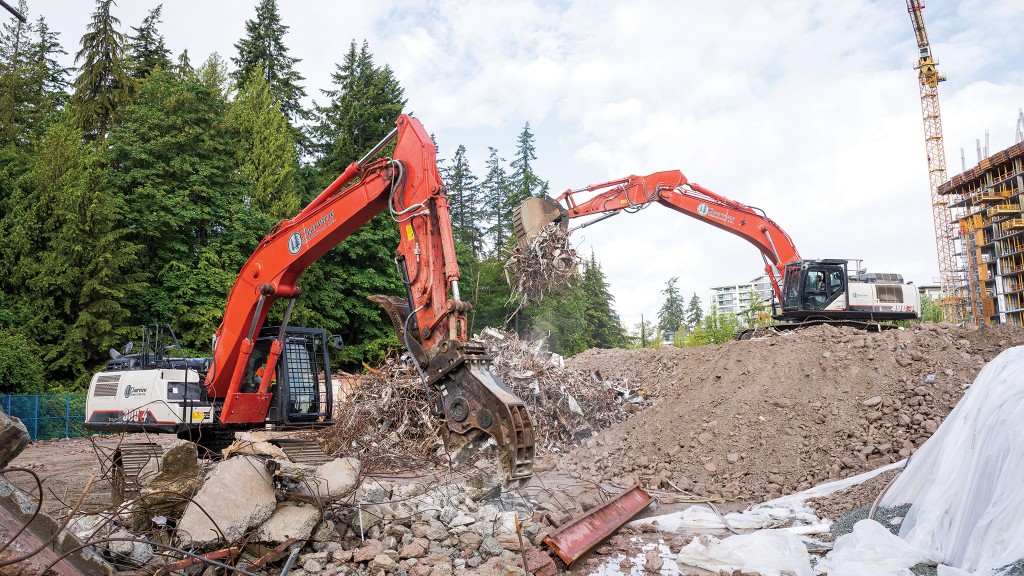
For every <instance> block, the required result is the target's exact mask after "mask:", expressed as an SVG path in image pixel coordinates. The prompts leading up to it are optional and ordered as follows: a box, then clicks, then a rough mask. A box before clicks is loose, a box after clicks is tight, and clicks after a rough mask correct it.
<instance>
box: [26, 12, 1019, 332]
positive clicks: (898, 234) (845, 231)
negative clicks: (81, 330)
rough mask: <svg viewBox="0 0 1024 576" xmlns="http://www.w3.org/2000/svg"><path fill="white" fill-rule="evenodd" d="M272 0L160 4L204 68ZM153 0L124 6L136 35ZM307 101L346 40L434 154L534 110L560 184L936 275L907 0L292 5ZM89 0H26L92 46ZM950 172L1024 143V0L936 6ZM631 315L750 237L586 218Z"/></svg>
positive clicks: (166, 21)
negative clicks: (679, 187) (697, 193)
mask: <svg viewBox="0 0 1024 576" xmlns="http://www.w3.org/2000/svg"><path fill="white" fill-rule="evenodd" d="M256 1H257V0H237V1H236V0H219V1H216V2H210V1H198V0H197V1H193V0H174V1H169V2H165V3H164V8H163V24H162V25H161V31H162V32H163V34H164V35H165V37H166V39H167V44H168V47H169V48H171V50H172V51H173V52H174V53H175V55H177V54H178V53H179V52H180V51H181V50H183V49H186V48H187V49H188V50H189V54H190V56H191V59H192V61H193V63H195V64H198V63H199V62H201V61H202V60H203V59H205V58H206V57H207V56H208V55H209V54H210V53H212V52H218V53H220V54H221V55H222V56H223V57H224V58H230V57H231V56H233V55H235V54H236V51H235V49H234V43H235V42H237V41H238V39H239V38H241V37H242V36H243V34H244V22H245V20H246V19H250V18H254V16H255V4H256ZM156 4H157V2H156V1H155V0H121V1H120V3H119V5H118V6H117V7H116V8H115V9H114V13H115V14H116V15H117V16H118V17H119V18H120V19H121V23H122V26H123V29H124V30H126V31H129V27H130V26H138V25H139V23H140V22H141V20H142V18H143V17H145V15H146V13H147V11H148V10H150V9H151V8H152V7H154V6H155V5H156ZM279 5H280V12H281V15H282V20H283V22H284V24H286V25H287V26H289V27H290V30H289V34H288V36H287V37H286V42H287V45H288V46H289V48H290V50H291V55H292V56H294V57H296V58H300V59H302V62H301V63H300V64H299V66H298V69H299V71H300V72H301V73H302V74H303V75H304V76H305V79H306V80H305V87H306V91H307V93H308V94H309V95H310V97H311V99H318V100H319V101H321V102H323V101H324V98H323V96H322V95H321V94H320V90H321V89H324V88H328V87H329V82H330V74H331V72H332V71H333V70H334V69H335V67H336V65H337V63H338V62H340V61H341V59H342V56H343V55H344V53H345V51H346V50H347V49H348V46H349V44H350V42H352V41H353V40H355V41H356V42H358V43H361V42H362V41H363V40H366V41H367V42H369V46H370V50H371V52H372V53H373V54H374V56H375V59H376V62H377V63H378V64H384V63H386V64H388V65H390V66H391V68H392V69H393V70H394V71H395V73H396V76H397V78H398V80H399V81H400V82H401V85H402V86H403V87H404V89H405V94H406V96H407V97H408V100H409V104H408V110H409V111H410V112H413V113H414V114H415V115H416V116H417V117H419V119H420V120H421V121H422V122H423V124H424V126H425V127H426V128H427V130H428V131H429V132H431V133H433V134H434V135H435V136H436V138H437V141H438V144H439V146H440V148H441V155H442V156H443V157H445V158H450V157H451V156H452V155H453V153H454V151H455V148H456V147H458V145H460V144H463V145H465V146H466V147H467V149H468V151H469V156H470V161H471V163H472V166H473V169H474V171H475V172H476V173H477V174H478V175H480V176H483V174H484V172H485V168H484V161H485V160H486V158H487V147H488V146H493V147H495V148H497V149H498V150H499V152H500V153H501V155H502V156H503V157H504V158H506V159H508V160H511V159H512V156H513V153H514V148H515V139H516V136H517V135H518V133H519V132H520V131H521V130H522V127H523V125H524V123H526V122H529V123H530V126H531V129H532V131H533V133H534V134H535V135H536V146H537V154H538V157H539V158H538V160H537V163H536V169H537V171H538V173H539V174H540V176H541V177H542V178H544V179H545V180H547V181H548V182H549V183H550V186H551V190H552V191H553V192H560V191H562V190H565V189H567V188H579V187H582V186H584V185H587V184H591V183H597V182H603V181H606V180H610V179H614V178H619V177H623V176H627V175H630V174H638V175H643V174H648V173H651V172H655V171H659V170H669V169H679V170H682V171H683V173H685V174H686V175H687V177H688V178H689V179H690V180H691V181H694V182H698V183H700V184H701V185H703V186H705V187H707V188H710V189H711V190H714V191H716V192H718V193H720V194H722V195H725V196H727V197H730V198H733V199H735V200H738V201H740V202H743V203H745V204H748V205H752V206H757V207H759V208H761V209H763V210H764V211H765V212H767V214H768V215H769V216H770V217H771V218H772V219H774V220H775V221H776V222H777V223H779V224H780V225H781V226H782V227H783V228H784V229H785V230H786V231H788V232H789V234H790V235H791V236H792V238H793V240H794V241H795V243H796V245H797V247H798V249H799V250H800V253H801V254H802V255H803V256H804V257H805V258H851V259H862V260H863V262H864V265H865V266H866V267H868V268H869V269H870V270H874V271H879V272H899V273H901V274H903V275H904V277H905V278H907V279H909V280H912V281H914V282H915V283H918V284H930V283H932V282H933V281H934V279H935V278H936V276H937V275H938V264H937V260H936V251H935V235H934V231H933V225H932V217H931V207H930V201H929V192H928V178H927V163H926V159H925V152H924V140H923V132H922V123H921V109H920V100H919V93H918V84H917V72H916V71H915V70H914V69H913V64H914V63H915V62H916V55H917V47H916V44H915V40H914V36H913V32H912V28H911V24H910V19H909V17H908V15H907V12H906V6H905V5H904V2H899V1H896V0H885V1H859V2H857V1H847V2H840V1H836V0H781V1H779V0H773V1H761V2H756V1H755V2H750V1H738V0H736V1H721V2H707V1H691V0H677V1H672V0H662V1H657V0H647V1H645V0H631V1H629V2H624V1H620V2H614V1H602V0H565V1H561V2H536V1H526V0H517V1H505V2H497V1H473V0H457V1H454V0H453V1H418V2H415V1H408V2H394V1H385V0H374V1H369V2H367V1H364V2H351V1H338V2H327V1H323V2H311V1H304V2H299V1H294V0H279ZM93 8H94V3H93V2H90V1H87V0H30V4H29V10H30V16H31V17H32V18H36V17H38V16H40V15H42V16H44V17H45V18H46V19H47V21H48V22H49V24H50V26H51V28H53V29H54V30H56V31H58V32H59V33H60V34H61V39H62V42H63V43H64V45H65V46H67V47H68V51H69V52H72V53H73V52H74V51H75V50H77V47H78V42H79V39H80V38H81V36H82V34H83V32H84V31H85V26H86V24H87V23H88V21H89V15H90V13H91V11H92V10H93ZM925 19H926V22H927V25H928V33H929V37H930V40H931V43H932V49H933V53H934V54H935V56H936V57H937V58H938V60H939V63H940V65H939V68H940V71H941V72H943V73H945V74H946V75H947V77H948V78H949V80H948V81H947V82H945V83H943V84H942V85H941V87H940V98H941V106H942V119H943V127H944V129H945V141H946V154H947V159H948V163H949V173H950V175H952V174H956V173H959V172H960V171H961V148H963V149H964V150H965V154H966V158H967V166H968V168H970V167H971V166H973V165H975V164H976V163H977V160H978V159H977V153H976V149H975V148H976V147H975V141H976V139H981V140H982V142H984V138H985V133H986V130H988V131H989V140H990V150H991V151H992V152H995V151H997V150H1001V149H1003V148H1006V147H1007V146H1009V145H1011V144H1013V143H1014V139H1015V136H1016V134H1015V128H1016V120H1017V114H1018V109H1019V108H1020V107H1021V106H1024V71H1022V69H1021V66H1020V62H1022V61H1024V58H1022V57H1024V42H1021V40H1020V25H1021V23H1022V22H1024V3H1022V2H1020V1H1019V0H962V1H955V0H929V1H928V2H927V8H926V9H925ZM576 241H577V242H578V244H579V249H580V250H581V251H583V252H585V253H586V254H587V255H589V253H590V251H591V250H593V252H594V254H595V255H596V256H597V259H598V261H599V262H600V263H601V264H602V266H603V268H604V270H605V273H606V275H607V278H608V280H609V282H610V284H611V288H612V292H613V294H614V295H615V297H616V305H617V309H618V310H619V313H620V314H621V315H622V316H623V319H624V321H625V322H626V323H627V324H629V325H632V324H634V323H636V322H638V321H639V318H640V315H641V314H644V315H645V317H647V318H653V317H654V316H655V315H656V314H657V310H658V308H659V307H660V305H661V301H662V297H661V295H660V294H659V292H660V290H662V288H663V287H664V285H665V282H666V281H667V280H668V279H669V278H671V277H678V278H679V283H678V285H679V287H680V288H681V290H682V292H683V293H684V295H685V296H686V297H687V298H688V297H689V295H691V294H692V293H697V294H698V295H700V296H701V297H702V298H703V299H704V300H705V302H707V296H708V294H709V287H711V286H714V285H719V284H727V283H731V282H742V281H748V280H750V279H751V278H753V277H755V276H757V275H759V274H760V273H761V269H762V266H763V264H762V262H761V258H760V255H759V253H758V252H757V250H755V249H754V248H753V247H752V246H750V245H749V244H747V243H746V242H745V241H743V240H741V239H739V238H737V237H734V236H731V235H729V234H727V233H725V232H722V231H720V230H717V229H715V228H712V227H710V226H705V225H702V224H701V223H699V222H697V221H696V220H693V219H690V218H688V217H685V216H682V215H680V214H678V213H674V212H671V211H669V210H667V209H664V208H662V207H660V206H652V207H651V209H650V210H645V211H642V212H640V213H638V214H623V215H620V216H617V217H615V218H613V219H611V220H608V221H605V222H601V223H600V224H597V225H595V226H592V227H589V228H587V229H585V230H581V231H580V232H578V233H577V234H576Z"/></svg>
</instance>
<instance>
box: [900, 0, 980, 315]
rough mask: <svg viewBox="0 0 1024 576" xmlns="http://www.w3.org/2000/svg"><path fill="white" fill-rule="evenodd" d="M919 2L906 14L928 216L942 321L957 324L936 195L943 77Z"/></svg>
mask: <svg viewBox="0 0 1024 576" xmlns="http://www.w3.org/2000/svg"><path fill="white" fill-rule="evenodd" d="M923 8H924V3H923V2H922V1H921V0H907V11H908V12H909V13H910V21H911V23H912V24H913V25H914V35H915V36H916V37H917V49H918V61H917V64H916V65H915V66H914V69H916V70H917V71H918V79H919V83H920V85H921V117H922V119H923V120H924V143H925V151H926V152H927V154H928V187H929V189H930V191H931V201H932V217H933V219H934V221H935V244H936V248H937V249H938V256H939V278H940V282H941V287H942V319H943V320H945V321H947V322H954V323H960V322H964V321H966V320H967V319H968V310H967V301H966V300H967V299H966V298H965V296H964V294H963V285H964V282H963V279H962V278H961V276H962V274H961V271H960V267H959V266H958V265H957V258H956V250H955V239H954V237H953V236H954V234H953V222H952V214H951V212H952V210H951V209H950V206H949V202H948V201H947V200H946V199H945V198H941V197H940V196H939V185H941V184H942V183H943V182H945V181H946V180H947V178H946V152H945V147H944V145H943V141H942V119H941V117H940V115H939V82H942V81H944V80H945V79H946V76H945V75H943V74H939V71H938V69H937V68H936V65H937V64H938V62H936V61H935V59H934V58H933V57H932V49H931V46H930V45H929V44H928V32H927V31H926V30H925V27H924V15H923V14H922V9H923Z"/></svg>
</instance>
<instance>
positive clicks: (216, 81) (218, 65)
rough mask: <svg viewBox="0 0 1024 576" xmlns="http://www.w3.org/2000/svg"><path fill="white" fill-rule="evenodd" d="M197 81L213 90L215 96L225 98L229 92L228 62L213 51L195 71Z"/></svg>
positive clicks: (230, 88)
mask: <svg viewBox="0 0 1024 576" xmlns="http://www.w3.org/2000/svg"><path fill="white" fill-rule="evenodd" d="M196 76H197V77H198V79H199V81H200V82H202V83H203V84H205V85H206V86H207V87H208V88H210V89H211V90H213V91H214V92H215V93H216V94H217V96H219V97H220V98H223V99H225V100H226V99H227V98H228V96H230V94H231V90H232V87H231V79H230V78H229V77H228V64H227V62H225V61H224V59H223V58H221V57H220V54H218V53H216V52H214V53H213V54H210V56H209V57H208V58H207V59H206V61H205V62H203V63H202V65H201V66H199V70H197V71H196Z"/></svg>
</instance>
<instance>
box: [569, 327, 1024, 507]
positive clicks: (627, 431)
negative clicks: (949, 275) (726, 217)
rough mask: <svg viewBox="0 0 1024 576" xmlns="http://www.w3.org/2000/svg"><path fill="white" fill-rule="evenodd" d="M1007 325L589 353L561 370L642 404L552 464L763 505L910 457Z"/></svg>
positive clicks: (1020, 338) (1013, 340)
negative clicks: (628, 392) (619, 382)
mask: <svg viewBox="0 0 1024 576" xmlns="http://www.w3.org/2000/svg"><path fill="white" fill-rule="evenodd" d="M1021 343H1024V329H1022V328H1021V327H1016V326H1007V325H1000V326H991V327H982V328H977V327H973V326H972V327H967V328H960V327H956V326H951V325H947V324H921V325H915V326H912V327H910V328H907V329H900V330H890V331H886V332H882V333H866V332H863V331H859V330H856V329H853V328H835V327H831V326H820V327H816V328H808V329H805V330H799V331H797V332H792V333H786V334H778V335H772V336H768V337H764V338H758V339H754V340H748V341H734V342H729V343H726V344H724V345H722V346H718V347H701V348H694V349H675V348H663V349H660V350H590V351H587V352H585V353H583V354H580V355H578V356H576V357H574V358H572V359H571V360H570V361H569V366H570V367H572V368H577V369H581V370H587V371H591V370H597V371H600V373H602V374H604V375H605V376H606V377H608V378H621V379H625V381H626V385H628V386H639V387H643V388H645V389H647V391H648V392H649V393H650V395H651V396H652V398H653V402H651V404H650V405H649V406H648V407H647V408H645V409H643V410H641V411H639V412H637V413H636V414H634V415H632V417H631V418H630V419H629V420H627V421H625V422H622V423H620V424H617V425H615V426H613V427H611V428H610V429H608V430H605V431H604V432H602V433H601V434H599V435H598V436H596V437H595V438H591V439H589V440H587V441H586V443H585V444H584V446H583V447H581V448H579V449H576V450H574V451H573V452H571V453H570V454H569V455H568V456H567V457H565V458H562V459H560V461H559V467H560V469H561V470H563V471H564V472H566V473H568V474H569V475H570V476H573V477H577V478H581V479H584V480H589V481H595V482H612V483H614V484H618V485H621V486H629V485H631V484H632V483H634V482H637V481H640V482H641V483H643V484H644V485H645V486H648V487H651V488H662V489H669V490H674V489H680V490H685V491H689V492H693V493H696V494H699V495H702V496H707V497H724V498H739V499H744V500H755V501H756V500H761V499H767V498H771V497H775V496H779V495H781V494H786V493H791V492H794V491H798V490H803V489H806V488H808V487H810V486H812V485H815V484H818V483H821V482H824V481H827V480H830V479H838V478H845V477H848V476H852V475H854V474H857V473H860V472H863V471H866V470H870V469H874V468H877V467H878V466H881V465H883V464H887V463H889V462H894V461H896V460H898V459H901V458H903V457H905V456H907V455H909V454H912V453H913V452H914V451H915V450H916V449H917V447H918V446H920V445H921V444H922V443H924V441H925V440H926V439H927V438H928V437H929V436H930V435H931V434H932V432H934V431H935V429H936V428H937V427H938V425H939V423H940V422H941V421H942V419H943V418H944V417H945V416H946V414H948V413H949V411H950V410H951V409H952V408H953V406H955V405H956V403H957V402H958V401H959V399H960V398H961V396H962V395H963V392H964V390H965V388H966V387H967V386H968V385H969V384H970V383H971V382H972V381H973V380H974V377H975V376H976V375H977V373H978V371H979V370H980V368H981V367H982V366H983V365H984V364H985V363H986V362H987V361H989V360H991V359H992V358H993V357H995V356H996V355H997V354H998V353H999V352H1001V351H1002V350H1004V349H1005V348H1007V347H1010V346H1014V345H1018V344H1021Z"/></svg>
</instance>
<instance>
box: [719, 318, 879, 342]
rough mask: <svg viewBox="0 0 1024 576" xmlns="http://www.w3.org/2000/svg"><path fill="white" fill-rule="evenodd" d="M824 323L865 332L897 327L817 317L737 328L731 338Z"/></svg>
mask: <svg viewBox="0 0 1024 576" xmlns="http://www.w3.org/2000/svg"><path fill="white" fill-rule="evenodd" d="M824 325H828V326H835V327H837V328H842V327H847V328H856V329H858V330H863V331H865V332H883V331H885V330H892V329H894V328H899V326H897V325H896V324H883V323H881V322H869V321H866V320H829V319H824V318H818V319H811V320H805V321H803V322H785V323H782V324H773V325H771V326H759V327H757V328H747V329H745V330H739V331H737V332H736V333H735V334H733V340H750V339H751V338H758V337H761V336H767V335H768V334H778V333H780V332H785V331H787V330H802V329H804V328H810V327H812V326H824Z"/></svg>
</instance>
